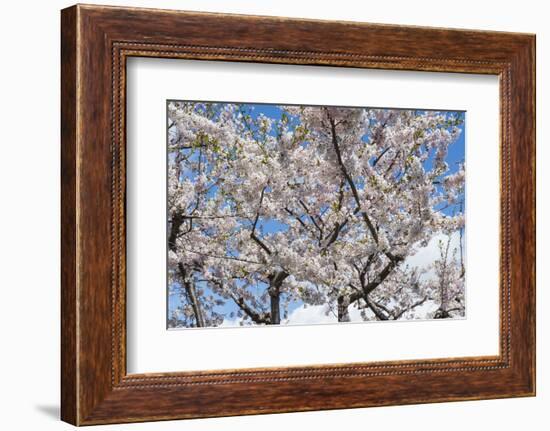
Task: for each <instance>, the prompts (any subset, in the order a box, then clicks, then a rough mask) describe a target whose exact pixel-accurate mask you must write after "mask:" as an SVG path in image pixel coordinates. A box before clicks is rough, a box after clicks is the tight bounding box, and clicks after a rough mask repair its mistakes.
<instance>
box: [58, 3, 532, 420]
mask: <svg viewBox="0 0 550 431" xmlns="http://www.w3.org/2000/svg"><path fill="white" fill-rule="evenodd" d="M61 16H62V23H61V24H62V25H61V50H62V56H61V58H62V62H61V71H62V76H61V82H62V93H61V110H62V112H61V125H62V134H61V139H62V146H61V162H62V163H61V169H62V180H61V191H62V202H61V205H62V217H61V227H62V240H61V244H62V247H61V253H62V286H61V287H62V295H61V304H62V325H61V340H62V345H61V353H62V355H61V357H62V361H61V366H62V368H61V376H62V377H61V388H62V391H61V417H62V419H63V420H64V421H66V422H69V423H71V424H74V425H91V424H105V423H116V422H138V421H151V420H166V419H179V418H196V417H213V416H231V415H242V414H258V413H274V412H289V411H308V410H321V409H340V408H352V407H368V406H383V405H393V404H413V403H428V402H442V401H456V400H475V399H489V398H503V397H516V396H533V395H534V394H535V36H534V35H529V34H514V33H500V32H488V31H469V30H449V29H439V28H424V27H403V26H391V25H376V24H363V23H352V22H330V21H313V20H297V19H287V18H274V17H255V16H240V15H220V14H212V13H196V12H178V11H166V10H153V9H150V10H148V9H134V8H120V7H103V6H84V5H77V6H73V7H70V8H68V9H64V10H63V11H62V14H61ZM131 56H143V57H163V58H182V59H199V60H219V61H220V60H221V61H241V62H257V63H285V64H301V65H331V66H346V67H355V68H374V69H393V70H414V71H440V72H460V73H477V74H492V75H498V76H499V78H500V139H501V142H500V149H501V161H500V163H501V165H500V166H501V168H500V169H501V197H500V208H501V219H500V246H501V248H500V354H499V355H498V356H494V357H466V358H443V359H434V360H414V361H397V362H396V361H393V362H379V363H364V364H355V363H354V364H339V365H327V366H302V367H285V368H266V369H239V370H227V371H208V370H206V371H204V372H179V373H158V374H130V375H128V374H127V372H126V350H125V342H126V322H125V311H126V308H125V307H126V302H125V301H126V280H125V263H126V262H125V190H126V177H125V151H126V149H125V142H126V141H125V139H126V138H125V97H126V94H125V92H126V86H125V85H126V74H125V73H126V71H125V65H126V59H128V58H129V57H131ZM496 222H497V221H496V220H495V223H496Z"/></svg>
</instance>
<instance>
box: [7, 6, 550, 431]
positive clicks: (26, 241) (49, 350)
mask: <svg viewBox="0 0 550 431" xmlns="http://www.w3.org/2000/svg"><path fill="white" fill-rule="evenodd" d="M102 3H104V4H118V5H132V6H144V7H162V8H171V9H187V10H203V11H218V12H233V13H248V14H259V15H280V16H292V17H307V18H321V19H341V20H355V21H369V22H379V23H390V24H412V25H428V26H439V27H456V28H477V29H487V30H505V31H520V32H531V33H536V34H537V76H538V79H537V92H538V97H537V113H538V115H537V117H538V125H537V141H538V173H537V182H538V205H537V213H538V214H537V218H538V221H539V226H538V241H537V244H538V246H537V252H538V277H537V278H538V297H537V302H538V306H537V312H538V319H537V325H538V348H537V354H538V378H537V380H538V396H537V397H536V398H524V399H508V400H495V401H476V402H461V403H446V404H432V405H417V406H406V407H384V408H371V409H356V410H341V411H329V412H310V413H293V414H284V415H268V416H248V417H238V418H222V419H206V420H194V421H185V422H181V421H180V422H178V421H175V422H163V423H155V424H134V425H122V426H117V427H116V428H115V427H113V426H105V427H99V428H96V429H103V428H105V429H118V430H123V429H135V430H142V429H143V430H153V429H154V430H175V429H183V430H230V429H231V430H235V429H239V430H241V431H247V430H256V429H262V430H266V431H267V430H286V429H292V430H294V429H302V428H307V429H319V430H325V429H327V430H328V429H350V428H351V429H354V428H365V429H366V428H371V429H390V430H393V429H399V428H406V429H407V430H420V429H422V430H424V431H426V430H435V429H437V430H441V429H445V430H446V431H452V430H465V429H483V428H488V429H498V430H503V431H504V430H517V429H525V428H529V429H533V430H540V429H547V427H548V424H549V423H550V413H549V410H550V372H549V369H550V365H548V364H549V361H550V352H549V348H550V347H549V346H550V343H549V342H548V338H549V334H550V329H548V328H549V325H550V319H549V318H548V314H547V313H546V314H545V309H546V310H547V309H548V308H549V307H550V296H549V295H548V294H545V292H544V286H545V284H548V278H549V274H550V273H549V272H548V269H547V268H545V261H546V262H548V258H549V251H550V250H549V246H548V244H549V243H550V230H549V229H548V227H547V226H545V225H544V224H543V220H544V219H545V218H546V219H548V217H550V207H549V205H550V202H549V200H550V199H549V195H548V191H547V190H548V188H546V194H544V186H545V185H546V186H547V187H550V170H548V169H543V168H544V166H545V162H546V163H550V150H549V149H548V147H547V146H546V145H544V144H545V143H546V142H547V141H548V139H549V133H550V127H549V126H548V122H547V121H545V119H547V118H549V116H550V99H549V96H550V94H549V91H548V90H549V88H548V87H549V83H550V78H549V77H550V68H549V63H548V62H549V59H548V53H549V52H550V27H549V26H548V19H549V18H550V14H549V13H548V12H547V11H546V10H545V3H546V2H544V1H540V0H539V1H536V0H522V1H513V2H512V1H504V0H501V1H494V2H490V1H487V2H482V1H479V0H474V1H470V0H462V1H448V0H447V1H445V0H437V1H410V0H409V1H407V0H403V1H385V2H370V3H371V4H370V5H369V4H368V2H366V1H358V0H338V1H320V0H317V1H305V0H302V1H299V0H256V1H244V0H242V1H239V0H225V1H223V0H181V1H169V0H159V1H153V0H148V1H145V0H130V1H122V0H119V1H116V2H110V1H103V2H102ZM70 4H71V3H70V2H67V1H60V0H49V1H19V2H17V1H10V2H7V1H6V2H4V3H3V4H2V11H1V13H0V31H1V32H2V37H1V39H0V40H1V44H2V51H1V55H2V63H1V65H0V111H1V112H0V118H1V121H0V136H1V138H0V149H1V152H0V205H1V206H0V289H1V292H2V297H1V300H0V323H1V325H0V328H1V338H2V339H1V346H2V348H1V351H0V372H1V377H0V405H1V406H2V407H1V409H0V412H1V413H0V427H1V428H2V429H6V430H19V429H25V430H26V429H37V430H41V431H42V430H44V431H46V430H62V429H69V428H70V426H69V425H66V424H64V423H61V422H59V421H58V419H57V416H58V410H59V403H58V399H59V266H60V263H59V218H60V216H59V108H60V107H59V88H60V84H59V9H61V8H63V7H66V6H69V5H70ZM545 54H546V55H545ZM546 266H548V265H546ZM545 270H546V271H545Z"/></svg>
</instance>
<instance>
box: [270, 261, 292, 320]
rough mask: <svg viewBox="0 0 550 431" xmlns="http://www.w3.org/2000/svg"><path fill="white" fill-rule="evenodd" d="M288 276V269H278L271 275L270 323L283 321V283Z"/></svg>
mask: <svg viewBox="0 0 550 431" xmlns="http://www.w3.org/2000/svg"><path fill="white" fill-rule="evenodd" d="M287 277H288V273H287V272H286V271H278V272H276V273H274V274H272V275H271V277H269V290H268V293H269V299H270V305H271V314H270V322H269V324H270V325H279V324H280V323H281V285H282V284H283V281H284V280H285V278H287Z"/></svg>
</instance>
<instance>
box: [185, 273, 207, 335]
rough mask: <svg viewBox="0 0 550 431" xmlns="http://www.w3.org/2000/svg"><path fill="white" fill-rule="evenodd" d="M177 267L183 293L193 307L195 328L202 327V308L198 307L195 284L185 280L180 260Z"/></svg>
mask: <svg viewBox="0 0 550 431" xmlns="http://www.w3.org/2000/svg"><path fill="white" fill-rule="evenodd" d="M178 269H179V272H180V276H181V283H182V286H183V288H184V289H185V293H186V295H187V298H188V300H189V303H190V304H191V308H193V314H194V315H195V323H196V325H197V328H202V327H204V326H205V324H204V316H203V315H202V310H201V307H200V302H199V298H198V297H197V291H196V289H195V284H194V283H193V282H190V281H185V278H186V270H185V266H184V265H183V264H182V263H181V262H180V263H178Z"/></svg>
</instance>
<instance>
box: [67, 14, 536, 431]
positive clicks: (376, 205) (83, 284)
mask: <svg viewBox="0 0 550 431" xmlns="http://www.w3.org/2000/svg"><path fill="white" fill-rule="evenodd" d="M61 45H62V46H61V48H62V64H61V70H62V94H61V107H62V112H61V117H62V151H61V163H62V184H61V186H62V286H61V288H62V345H61V350H62V382H61V385H62V391H61V392H62V400H61V415H62V419H63V420H65V421H67V422H69V423H72V424H75V425H92V424H105V423H118V422H138V421H152V420H166V419H179V418H197V417H213V416H227V415H241V414H257V413H273V412H289V411H307V410H321V409H340V408H353V407H368V406H382V405H394V404H412V403H429V402H442V401H455V400H474V399H490V398H502V397H516V396H533V395H534V394H535V108H534V101H535V76H534V73H535V72H534V71H535V37H534V35H529V34H514V33H500V32H486V31H471V30H450V29H436V28H422V27H403V26H390V25H377V24H365V23H352V22H329V21H313V20H296V19H287V18H276V17H254V16H240V15H220V14H212V13H197V12H179V11H167V10H152V9H150V10H149V9H134V8H119V7H104V6H92V5H87V6H83V5H77V6H73V7H70V8H68V9H64V10H63V11H62V26H61Z"/></svg>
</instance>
